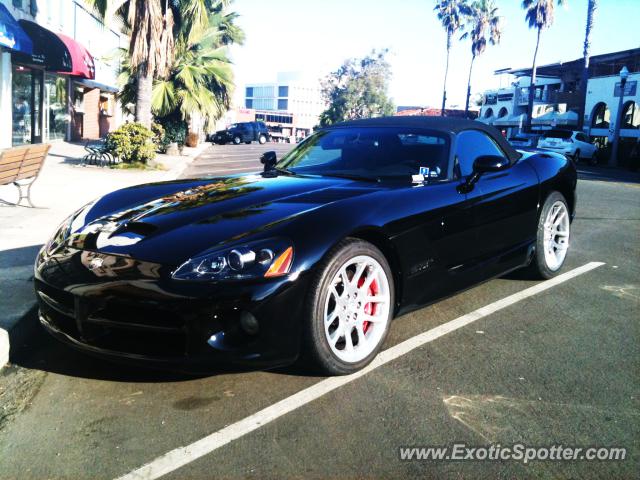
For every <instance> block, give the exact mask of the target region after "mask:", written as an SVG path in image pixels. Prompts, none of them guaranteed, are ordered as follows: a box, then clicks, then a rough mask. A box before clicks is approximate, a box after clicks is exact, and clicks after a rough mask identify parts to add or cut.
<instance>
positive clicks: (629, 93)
mask: <svg viewBox="0 0 640 480" xmlns="http://www.w3.org/2000/svg"><path fill="white" fill-rule="evenodd" d="M637 88H638V82H637V81H636V80H634V81H633V82H627V83H625V85H624V96H625V97H633V96H635V94H636V91H637ZM613 96H614V97H619V96H620V82H618V83H616V86H615V87H614V89H613Z"/></svg>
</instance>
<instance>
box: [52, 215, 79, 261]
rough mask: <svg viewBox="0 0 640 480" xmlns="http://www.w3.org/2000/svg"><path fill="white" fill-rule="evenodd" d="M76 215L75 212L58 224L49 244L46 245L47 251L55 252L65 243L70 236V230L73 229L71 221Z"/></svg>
mask: <svg viewBox="0 0 640 480" xmlns="http://www.w3.org/2000/svg"><path fill="white" fill-rule="evenodd" d="M75 215H76V214H75V213H74V214H73V215H71V216H69V217H67V218H66V219H65V220H64V222H62V223H61V224H60V225H59V226H58V228H57V229H56V231H55V233H54V234H53V236H52V237H51V238H50V239H49V241H48V242H47V245H46V246H45V252H47V253H53V252H54V251H55V250H57V249H58V247H60V245H62V244H63V243H64V241H65V240H66V238H67V237H68V236H69V230H70V229H71V222H72V221H73V219H74V217H75Z"/></svg>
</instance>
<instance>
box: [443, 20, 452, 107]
mask: <svg viewBox="0 0 640 480" xmlns="http://www.w3.org/2000/svg"><path fill="white" fill-rule="evenodd" d="M450 53H451V32H447V63H446V64H445V67H444V85H443V86H442V108H441V109H440V116H441V117H444V111H445V109H446V104H447V76H448V75H449V54H450Z"/></svg>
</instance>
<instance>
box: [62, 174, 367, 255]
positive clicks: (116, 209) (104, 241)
mask: <svg viewBox="0 0 640 480" xmlns="http://www.w3.org/2000/svg"><path fill="white" fill-rule="evenodd" d="M375 190H377V188H376V187H375V186H372V185H364V184H361V183H357V182H353V181H349V180H342V179H335V178H306V177H289V176H277V177H271V178H268V177H263V176H262V175H245V176H234V177H222V178H213V179H208V180H190V181H179V182H164V183H156V184H149V185H141V186H138V187H131V188H127V189H123V190H119V191H117V192H114V193H112V194H109V195H107V196H105V197H103V198H102V199H100V200H99V201H98V202H96V203H95V204H94V205H93V206H91V207H90V208H89V209H88V211H87V212H85V215H82V216H81V217H82V218H80V217H79V218H78V220H77V221H75V222H74V224H73V226H72V228H71V230H72V231H71V234H70V236H69V238H68V240H67V245H69V246H72V247H75V248H80V249H87V250H96V251H100V252H105V253H116V254H124V255H129V256H131V257H133V258H136V259H139V260H147V261H152V262H157V263H165V264H174V263H180V262H182V261H184V260H186V259H187V258H189V257H191V256H193V255H196V254H198V253H201V252H203V251H205V250H209V249H211V248H214V247H217V246H222V245H225V244H234V243H237V242H241V241H242V239H243V238H247V237H250V236H252V235H257V234H261V233H265V232H266V231H268V230H269V229H271V228H274V227H276V226H279V225H282V224H284V223H286V222H289V221H292V220H294V219H295V218H296V217H297V216H299V215H302V214H305V213H307V212H309V211H312V210H315V209H317V208H320V207H322V206H324V205H327V204H329V203H333V202H336V201H340V200H343V199H346V198H352V197H354V196H357V195H365V194H368V193H372V192H374V191H375Z"/></svg>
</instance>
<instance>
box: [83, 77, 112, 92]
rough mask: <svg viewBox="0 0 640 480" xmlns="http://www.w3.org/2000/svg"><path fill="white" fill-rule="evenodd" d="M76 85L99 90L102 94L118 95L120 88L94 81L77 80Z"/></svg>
mask: <svg viewBox="0 0 640 480" xmlns="http://www.w3.org/2000/svg"><path fill="white" fill-rule="evenodd" d="M75 83H76V84H78V85H82V86H83V87H87V88H99V89H100V91H101V92H106V93H118V87H114V86H112V85H105V84H104V83H98V82H95V81H93V80H76V81H75Z"/></svg>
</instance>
